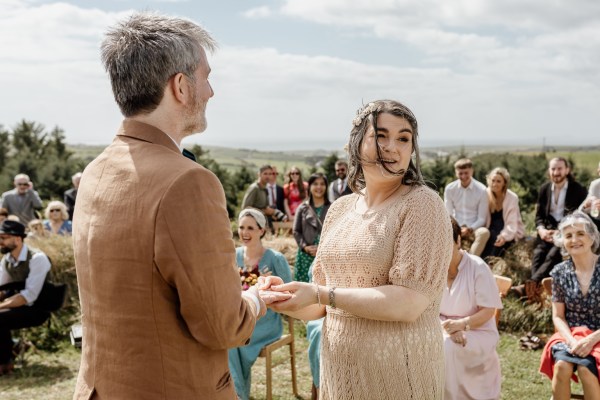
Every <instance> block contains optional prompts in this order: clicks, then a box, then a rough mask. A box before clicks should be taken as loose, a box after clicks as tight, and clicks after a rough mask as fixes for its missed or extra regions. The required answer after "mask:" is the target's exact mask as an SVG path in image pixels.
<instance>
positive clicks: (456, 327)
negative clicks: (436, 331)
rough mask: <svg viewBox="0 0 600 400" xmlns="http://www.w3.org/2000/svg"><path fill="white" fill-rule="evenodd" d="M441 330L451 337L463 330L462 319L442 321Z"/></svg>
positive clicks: (463, 323)
mask: <svg viewBox="0 0 600 400" xmlns="http://www.w3.org/2000/svg"><path fill="white" fill-rule="evenodd" d="M442 328H444V330H445V331H446V332H447V333H448V334H449V335H450V336H452V335H453V334H454V333H456V332H462V331H464V330H465V322H464V321H463V320H462V319H447V320H445V321H442Z"/></svg>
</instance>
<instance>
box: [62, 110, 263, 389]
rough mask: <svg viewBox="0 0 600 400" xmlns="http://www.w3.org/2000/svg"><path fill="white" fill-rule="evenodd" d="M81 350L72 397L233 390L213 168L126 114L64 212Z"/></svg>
mask: <svg viewBox="0 0 600 400" xmlns="http://www.w3.org/2000/svg"><path fill="white" fill-rule="evenodd" d="M73 220H74V224H73V241H74V248H75V264H76V268H77V278H78V283H79V295H80V299H81V310H82V322H83V350H82V358H81V367H80V370H79V376H78V379H77V385H76V388H75V394H74V396H73V398H74V399H89V398H93V399H110V400H118V399H126V400H135V399H140V400H141V399H143V400H152V399H173V400H182V399H227V400H232V399H235V391H234V388H233V382H232V379H231V376H230V374H229V370H228V365H227V348H230V347H237V346H240V345H244V344H246V343H247V342H248V341H249V339H250V336H251V334H252V330H253V328H254V325H255V322H256V311H257V310H256V307H255V305H254V304H253V303H252V301H248V300H245V299H243V298H242V296H241V286H240V280H239V274H238V272H237V268H236V267H235V247H234V242H233V239H232V233H231V228H230V223H229V219H228V216H227V211H226V206H225V194H224V192H223V188H222V186H221V184H220V183H219V181H218V179H217V178H216V176H215V175H214V174H213V173H212V172H210V171H208V170H207V169H205V168H203V167H202V166H200V165H198V164H197V163H195V162H193V161H191V160H189V159H187V158H185V157H184V156H182V155H181V153H180V152H179V149H178V147H177V146H176V145H175V143H174V142H173V141H172V140H171V139H170V138H169V137H168V136H167V135H166V134H165V133H164V132H162V131H160V130H158V129H156V128H154V127H152V126H150V125H146V124H143V123H140V122H136V121H132V120H128V119H126V120H125V121H124V122H123V125H122V127H121V130H120V132H119V133H118V135H117V136H116V138H115V139H114V141H113V143H112V144H111V145H110V146H108V147H107V148H106V149H105V150H104V152H103V153H102V154H100V156H98V158H96V159H95V160H94V161H92V162H91V163H90V164H89V165H88V166H87V168H86V169H85V171H84V172H83V176H82V178H81V184H80V186H79V191H78V193H77V203H76V206H75V215H74V217H73Z"/></svg>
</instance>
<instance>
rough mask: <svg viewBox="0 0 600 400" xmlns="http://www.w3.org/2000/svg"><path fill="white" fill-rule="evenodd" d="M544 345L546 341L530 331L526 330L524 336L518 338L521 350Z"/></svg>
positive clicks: (539, 347) (534, 348) (538, 347)
mask: <svg viewBox="0 0 600 400" xmlns="http://www.w3.org/2000/svg"><path fill="white" fill-rule="evenodd" d="M545 345H546V342H545V341H544V340H542V339H541V338H540V337H539V336H535V335H534V334H533V333H532V332H527V335H526V336H521V338H519V347H520V349H521V350H539V349H541V348H542V347H544V346H545Z"/></svg>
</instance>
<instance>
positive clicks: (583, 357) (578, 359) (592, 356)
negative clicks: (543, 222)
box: [540, 211, 600, 400]
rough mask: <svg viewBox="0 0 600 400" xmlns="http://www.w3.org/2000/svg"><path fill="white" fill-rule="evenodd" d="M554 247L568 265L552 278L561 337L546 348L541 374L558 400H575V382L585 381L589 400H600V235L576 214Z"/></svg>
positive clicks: (554, 314)
mask: <svg viewBox="0 0 600 400" xmlns="http://www.w3.org/2000/svg"><path fill="white" fill-rule="evenodd" d="M554 244H555V245H557V246H560V247H562V249H563V250H565V251H566V252H567V254H568V255H569V259H568V260H566V261H564V262H562V263H560V264H558V265H556V266H555V267H554V269H553V270H552V272H551V273H550V275H551V276H552V321H553V322H554V327H555V328H556V333H555V334H554V335H553V336H552V337H551V338H550V340H549V341H548V343H547V344H546V347H545V348H544V352H543V353H542V360H541V365H540V371H541V372H542V373H544V374H546V375H548V377H549V378H550V379H552V396H553V398H554V400H562V399H570V398H571V385H570V382H569V381H570V378H571V377H573V379H574V380H577V378H579V379H580V380H581V383H582V385H583V395H584V396H585V398H586V399H600V383H599V381H598V379H599V378H598V366H599V365H600V314H599V313H598V310H600V262H599V260H598V255H597V254H595V252H596V251H597V250H598V246H599V245H600V234H599V233H598V228H596V225H594V223H593V222H592V220H591V219H590V217H588V216H587V215H586V214H584V213H583V212H581V211H575V212H574V213H573V214H571V215H568V216H566V217H565V218H563V220H562V221H561V223H560V224H559V225H558V232H557V233H556V234H555V236H554ZM575 372H576V373H577V377H576V376H575V375H574V374H575Z"/></svg>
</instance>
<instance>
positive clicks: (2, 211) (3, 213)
mask: <svg viewBox="0 0 600 400" xmlns="http://www.w3.org/2000/svg"><path fill="white" fill-rule="evenodd" d="M7 218H8V210H7V209H6V208H4V207H0V223H1V222H3V221H4V220H5V219H7Z"/></svg>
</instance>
